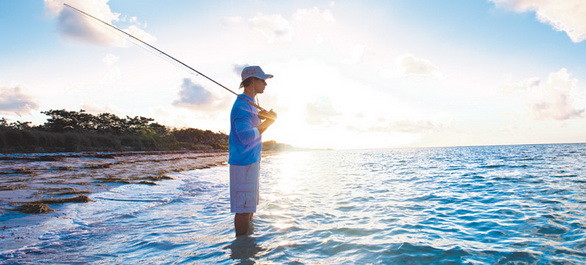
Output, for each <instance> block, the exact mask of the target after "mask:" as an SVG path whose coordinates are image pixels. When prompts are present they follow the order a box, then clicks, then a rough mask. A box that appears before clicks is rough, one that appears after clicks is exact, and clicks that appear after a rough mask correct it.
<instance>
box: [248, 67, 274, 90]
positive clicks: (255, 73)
mask: <svg viewBox="0 0 586 265" xmlns="http://www.w3.org/2000/svg"><path fill="white" fill-rule="evenodd" d="M241 76H242V81H244V80H246V78H249V77H256V78H259V79H268V78H272V77H273V75H269V74H265V72H264V71H263V70H262V69H261V68H260V66H256V65H253V66H247V67H244V69H242V74H241ZM240 87H242V83H240Z"/></svg>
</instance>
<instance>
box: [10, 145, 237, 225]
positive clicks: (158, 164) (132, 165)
mask: <svg viewBox="0 0 586 265" xmlns="http://www.w3.org/2000/svg"><path fill="white" fill-rule="evenodd" d="M227 155H228V154H227V152H225V151H206V152H193V151H189V152H186V151H181V152H178V151H173V152H169V151H167V152H164V151H161V152H118V153H62V154H14V155H2V156H0V209H1V210H0V214H3V211H19V212H22V213H31V214H33V213H48V212H51V211H53V209H52V208H51V205H52V204H57V203H83V202H88V201H91V194H92V193H96V192H103V191H107V190H109V189H111V188H113V187H116V186H119V185H123V184H143V185H157V181H160V180H163V179H170V178H171V177H169V176H168V175H167V173H170V172H181V171H187V170H194V169H201V168H209V167H212V166H216V165H220V164H224V163H226V161H227ZM88 195H89V196H88Z"/></svg>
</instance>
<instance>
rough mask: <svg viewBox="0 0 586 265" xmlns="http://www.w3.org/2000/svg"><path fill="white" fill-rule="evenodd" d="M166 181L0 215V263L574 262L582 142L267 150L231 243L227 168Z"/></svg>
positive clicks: (584, 188) (580, 239) (583, 190)
mask: <svg viewBox="0 0 586 265" xmlns="http://www.w3.org/2000/svg"><path fill="white" fill-rule="evenodd" d="M173 176H174V177H175V178H176V179H175V180H164V181H161V182H159V185H158V186H145V185H135V184H132V185H121V186H119V187H117V188H115V189H112V190H110V191H109V192H103V193H97V194H92V195H91V196H90V197H91V198H92V199H93V200H95V202H90V203H86V204H68V205H62V206H59V207H60V208H58V209H57V210H58V213H57V214H51V215H44V217H43V216H38V215H37V216H35V215H24V214H16V213H12V214H6V215H4V216H3V217H2V219H0V221H1V222H0V226H6V227H5V228H4V229H3V231H2V232H3V234H4V235H19V234H26V235H27V236H26V237H25V239H20V241H19V239H14V238H8V237H7V238H6V239H4V243H7V242H9V243H10V244H2V243H1V242H2V239H0V245H2V246H3V248H5V249H4V250H2V251H1V252H0V261H4V262H5V263H25V264H26V263H40V262H47V263H63V262H69V263H76V262H79V263H93V264H112V263H117V264H192V263H195V264H237V263H240V264H254V263H260V264H266V263H269V264H584V263H586V144H573V145H525V146H493V147H455V148H426V149H393V150H363V151H310V152H291V153H283V154H280V155H276V156H271V157H267V158H265V159H264V160H263V162H262V168H261V176H262V179H261V204H260V205H259V210H258V213H257V214H256V215H255V220H254V230H255V232H254V234H253V235H252V236H251V237H249V238H239V239H235V238H234V236H233V234H234V230H233V227H232V215H231V214H230V213H229V202H228V196H229V193H228V167H227V166H218V167H214V168H210V169H202V170H194V171H186V172H182V173H177V174H176V175H173ZM7 240H9V241H7ZM12 243H15V244H12ZM8 245H11V246H18V247H9V246H8Z"/></svg>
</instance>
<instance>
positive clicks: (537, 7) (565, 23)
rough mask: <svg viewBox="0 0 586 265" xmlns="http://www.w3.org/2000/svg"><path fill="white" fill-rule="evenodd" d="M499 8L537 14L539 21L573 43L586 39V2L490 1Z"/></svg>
mask: <svg viewBox="0 0 586 265" xmlns="http://www.w3.org/2000/svg"><path fill="white" fill-rule="evenodd" d="M490 1H491V2H493V3H495V4H496V6H498V7H503V8H506V9H512V10H514V11H516V12H519V13H521V12H528V11H532V12H535V15H536V16H537V19H538V20H539V21H541V22H543V23H547V24H550V25H552V26H553V28H554V29H555V30H558V31H564V32H566V34H567V35H568V37H570V39H571V40H572V41H573V42H581V41H583V40H584V39H586V2H585V1H584V0H563V1H554V0H490Z"/></svg>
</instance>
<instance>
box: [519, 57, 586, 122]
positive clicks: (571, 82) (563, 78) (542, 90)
mask: <svg viewBox="0 0 586 265" xmlns="http://www.w3.org/2000/svg"><path fill="white" fill-rule="evenodd" d="M577 82H578V80H577V79H574V78H571V76H570V73H568V70H566V69H565V68H562V69H560V70H559V71H557V72H554V73H550V74H549V78H548V80H547V83H546V84H544V85H543V86H542V87H539V88H538V90H537V91H536V93H535V95H536V96H535V98H534V100H533V102H531V103H530V104H529V111H530V115H531V117H533V118H534V119H537V120H547V119H553V120H560V121H561V120H568V119H577V118H584V116H585V115H584V114H585V111H586V109H585V108H584V106H582V107H576V106H574V100H575V99H576V98H577V97H578V96H577V91H576V85H577Z"/></svg>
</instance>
